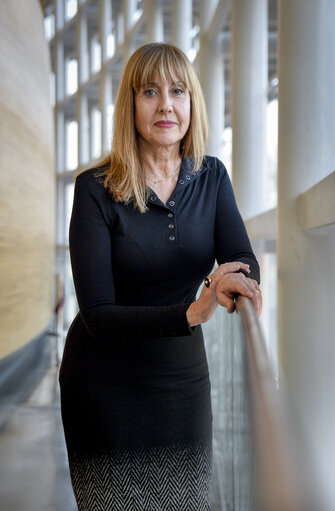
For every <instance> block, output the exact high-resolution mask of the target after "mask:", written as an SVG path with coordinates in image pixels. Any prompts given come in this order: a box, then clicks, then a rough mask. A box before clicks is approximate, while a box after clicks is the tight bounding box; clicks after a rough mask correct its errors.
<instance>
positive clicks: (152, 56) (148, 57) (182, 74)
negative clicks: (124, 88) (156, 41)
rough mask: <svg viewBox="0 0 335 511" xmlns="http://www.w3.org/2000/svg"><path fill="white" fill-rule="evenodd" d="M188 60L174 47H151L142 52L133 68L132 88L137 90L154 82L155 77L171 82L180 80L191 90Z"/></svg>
mask: <svg viewBox="0 0 335 511" xmlns="http://www.w3.org/2000/svg"><path fill="white" fill-rule="evenodd" d="M188 65H189V63H188V61H187V60H186V58H183V56H182V55H181V54H180V53H177V52H175V51H174V48H171V47H165V48H164V49H163V51H162V48H159V45H157V47H151V48H149V49H148V51H147V52H144V53H143V55H142V58H140V59H139V60H138V62H137V66H136V68H135V69H134V76H133V88H134V90H135V92H138V91H139V90H140V89H141V87H144V86H145V85H147V84H149V83H154V82H155V81H156V80H157V78H158V79H160V80H163V81H168V82H171V83H177V82H182V83H183V84H184V85H185V86H186V87H187V89H188V90H189V91H190V92H191V80H190V73H189V70H188Z"/></svg>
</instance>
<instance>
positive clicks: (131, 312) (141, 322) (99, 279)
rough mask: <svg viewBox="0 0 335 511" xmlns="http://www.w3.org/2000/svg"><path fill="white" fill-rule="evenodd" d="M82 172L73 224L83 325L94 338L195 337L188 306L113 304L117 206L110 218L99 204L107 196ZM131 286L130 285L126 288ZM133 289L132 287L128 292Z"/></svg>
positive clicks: (72, 252)
mask: <svg viewBox="0 0 335 511" xmlns="http://www.w3.org/2000/svg"><path fill="white" fill-rule="evenodd" d="M85 174H86V173H84V174H81V175H80V176H79V177H78V178H77V180H76V184H75V193H74V203H73V210H72V217H71V222H70V255H71V264H72V271H73V278H74V284H75V289H76V294H77V300H78V304H79V309H80V313H81V316H82V319H83V321H84V324H85V326H86V328H87V329H88V331H89V332H90V334H91V335H92V336H93V337H94V338H105V339H109V338H113V337H120V338H124V337H127V338H154V337H174V336H181V335H191V334H192V333H193V330H192V329H191V328H190V327H189V325H188V323H187V319H186V310H187V308H188V306H189V304H186V303H183V304H177V305H168V306H137V305H136V306H123V305H116V304H115V289H114V278H113V272H116V271H117V269H116V268H113V267H112V243H111V235H110V229H112V228H113V214H112V210H113V203H112V199H109V200H110V201H111V202H110V211H111V213H110V215H109V216H107V214H106V211H105V210H104V208H102V207H101V203H102V202H103V201H106V194H108V192H107V191H106V190H105V189H104V187H103V186H102V185H98V187H97V186H94V191H92V189H91V188H92V180H90V179H89V176H88V177H87V176H86V175H85ZM127 285H128V284H127ZM131 292H132V289H131V288H130V289H129V293H131Z"/></svg>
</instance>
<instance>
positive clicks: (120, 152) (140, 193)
mask: <svg viewBox="0 0 335 511" xmlns="http://www.w3.org/2000/svg"><path fill="white" fill-rule="evenodd" d="M157 76H158V78H159V79H161V80H169V81H182V82H183V83H184V84H185V86H186V87H187V89H188V91H189V94H190V100H191V119H190V125H189V128H188V130H187V132H186V135H185V136H184V138H183V140H182V141H181V144H180V154H181V157H182V158H186V157H190V158H192V160H193V168H192V171H193V172H196V171H197V170H199V168H200V166H201V163H202V160H203V157H204V152H205V144H206V141H207V133H208V128H207V116H206V107H205V102H204V98H203V95H202V90H201V86H200V83H199V80H198V78H197V76H196V73H195V71H194V68H193V66H192V64H191V63H190V62H189V60H188V59H187V57H186V56H185V54H184V53H183V52H182V51H181V50H180V49H179V48H176V47H175V46H172V45H171V44H164V43H150V44H145V45H144V46H141V47H140V48H138V49H137V50H136V51H135V52H134V53H133V55H132V56H131V57H130V59H129V61H128V63H127V65H126V67H125V69H124V72H123V75H122V79H121V82H120V86H119V91H118V95H117V99H116V102H115V108H114V128H113V142H112V150H111V153H110V154H109V155H108V157H107V158H105V159H104V160H103V161H101V162H100V163H99V164H98V166H97V167H96V168H98V173H97V175H99V176H103V177H104V185H105V187H106V188H108V189H109V191H110V193H111V194H112V196H113V198H114V199H115V200H116V201H122V202H125V203H126V204H129V203H132V204H133V205H134V207H137V208H138V209H139V210H140V211H141V212H142V213H144V212H145V211H146V210H147V206H146V201H147V197H148V188H147V185H146V181H145V174H144V171H143V167H142V161H141V154H140V150H139V142H138V134H137V131H136V128H135V108H134V94H136V93H137V92H138V91H139V89H140V88H141V87H143V86H145V85H147V84H148V83H151V82H153V81H155V79H156V78H157Z"/></svg>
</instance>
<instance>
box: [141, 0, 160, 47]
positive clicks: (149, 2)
mask: <svg viewBox="0 0 335 511" xmlns="http://www.w3.org/2000/svg"><path fill="white" fill-rule="evenodd" d="M144 13H145V21H146V39H147V43H155V42H163V41H164V25H163V6H162V4H161V2H160V0H145V1H144Z"/></svg>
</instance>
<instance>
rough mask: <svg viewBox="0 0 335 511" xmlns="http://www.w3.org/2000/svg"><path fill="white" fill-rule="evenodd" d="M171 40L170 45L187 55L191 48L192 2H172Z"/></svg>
mask: <svg viewBox="0 0 335 511" xmlns="http://www.w3.org/2000/svg"><path fill="white" fill-rule="evenodd" d="M171 4H172V5H171V8H172V20H171V38H172V44H174V45H176V46H178V48H180V49H181V50H183V52H184V53H185V54H186V55H188V52H189V50H190V48H191V37H190V33H191V29H192V0H183V1H182V2H180V1H179V0H172V2H171Z"/></svg>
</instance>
